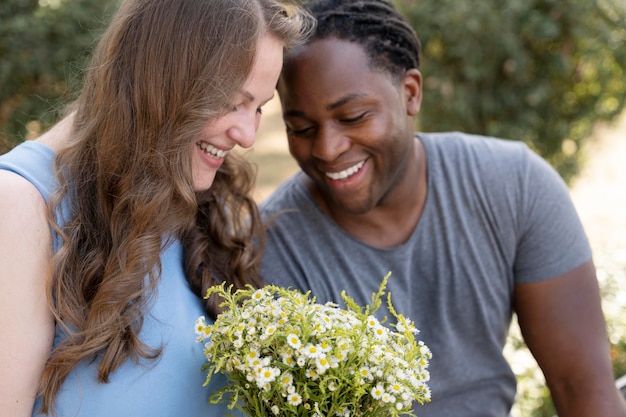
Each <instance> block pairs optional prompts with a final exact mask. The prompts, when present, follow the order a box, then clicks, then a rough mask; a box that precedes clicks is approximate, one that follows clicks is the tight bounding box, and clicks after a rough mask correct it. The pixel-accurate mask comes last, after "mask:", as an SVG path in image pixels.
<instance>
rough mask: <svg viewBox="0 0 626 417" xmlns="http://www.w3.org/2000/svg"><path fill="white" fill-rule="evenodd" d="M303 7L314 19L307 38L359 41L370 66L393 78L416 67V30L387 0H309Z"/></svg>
mask: <svg viewBox="0 0 626 417" xmlns="http://www.w3.org/2000/svg"><path fill="white" fill-rule="evenodd" d="M305 6H306V8H307V9H308V10H309V11H310V12H311V14H313V16H314V17H315V18H316V19H317V30H316V31H315V34H314V35H313V36H312V37H311V38H310V39H309V42H312V41H314V40H318V39H325V38H330V37H334V38H337V39H341V40H345V41H348V42H353V43H357V44H359V45H361V46H362V47H363V49H364V50H365V51H366V53H367V56H368V57H369V60H370V65H371V66H372V68H373V69H379V70H383V71H386V72H388V73H389V74H391V75H392V76H393V77H394V78H399V77H402V76H403V75H404V73H405V72H406V70H408V69H411V68H419V62H420V42H419V39H418V37H417V34H416V33H415V30H414V29H413V27H411V25H410V24H409V23H408V22H407V20H406V19H405V18H404V16H402V14H401V13H400V12H399V11H398V10H397V9H396V8H395V7H394V5H393V4H392V3H390V2H388V1H386V0H312V1H309V2H307V3H306V4H305Z"/></svg>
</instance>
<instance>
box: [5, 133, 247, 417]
mask: <svg viewBox="0 0 626 417" xmlns="http://www.w3.org/2000/svg"><path fill="white" fill-rule="evenodd" d="M54 158H55V154H54V152H53V151H52V150H51V149H49V148H47V147H46V146H44V145H42V144H40V143H38V142H31V141H27V142H24V143H22V144H20V145H18V146H17V147H15V148H14V149H13V150H11V151H10V152H8V153H6V154H4V155H1V156H0V169H4V170H8V171H12V172H14V173H17V174H19V175H21V176H22V177H24V178H25V179H27V180H28V181H30V182H31V183H32V184H33V185H34V186H35V187H37V189H38V190H39V192H40V193H41V194H42V196H43V197H44V199H48V197H49V195H50V193H51V192H52V191H53V190H54V188H55V187H56V179H55V175H54V172H53V163H54ZM182 259H183V250H182V246H181V244H180V242H179V241H174V242H173V243H172V244H170V245H169V246H168V247H167V248H166V249H165V250H164V251H163V253H162V254H161V263H162V275H161V279H160V281H159V285H158V287H157V294H156V297H155V298H154V300H153V302H152V304H151V305H150V307H149V311H148V312H147V314H146V316H145V319H144V325H143V328H142V329H141V333H140V337H141V340H142V341H143V342H145V343H146V344H147V345H148V346H151V347H154V348H157V347H161V348H162V353H161V355H160V356H159V357H158V358H157V359H155V360H145V359H142V360H141V361H140V362H139V363H135V362H133V361H132V360H129V361H127V362H126V363H124V364H123V365H122V366H120V368H118V369H117V370H116V371H115V372H114V373H113V374H112V375H111V376H110V382H109V383H107V384H101V383H99V382H98V381H97V375H98V365H99V361H98V360H96V361H85V362H83V363H80V364H79V365H78V366H77V367H76V368H75V369H73V370H72V372H71V373H70V375H69V376H68V378H67V379H66V380H65V382H64V383H63V386H62V387H61V390H60V392H59V395H58V396H57V398H56V403H55V407H56V411H57V415H58V417H70V416H71V417H113V416H114V417H123V416H128V417H141V416H150V417H187V416H189V417H214V416H215V417H222V416H225V415H227V413H228V412H230V410H227V409H226V405H223V404H220V405H212V404H209V403H208V397H209V395H210V394H211V393H212V392H213V391H214V390H216V389H217V388H219V387H222V386H223V384H224V383H225V378H224V377H223V376H222V375H214V376H213V378H212V379H211V384H210V385H209V386H207V387H203V386H202V384H203V383H204V380H205V376H206V375H205V373H204V372H203V371H202V370H201V368H202V365H203V364H204V361H205V359H204V356H203V354H202V349H203V346H202V344H201V343H197V342H196V334H195V329H194V323H195V321H196V319H197V318H198V317H199V316H201V315H205V312H204V309H203V307H202V300H201V299H200V298H199V297H197V296H196V295H194V294H193V293H192V292H191V290H190V288H189V284H188V283H187V280H186V279H185V274H184V270H183V262H182ZM207 319H208V318H207ZM63 337H64V333H63V332H62V331H61V330H60V328H59V327H58V326H57V329H56V331H55V338H54V346H56V345H57V344H58V343H59V341H60V340H62V339H63ZM39 403H40V400H39V399H38V400H37V402H36V403H35V407H34V410H33V416H41V414H39V413H37V410H38V409H39ZM236 415H237V414H236Z"/></svg>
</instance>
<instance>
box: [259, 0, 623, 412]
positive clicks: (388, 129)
mask: <svg viewBox="0 0 626 417" xmlns="http://www.w3.org/2000/svg"><path fill="white" fill-rule="evenodd" d="M308 7H309V8H310V10H311V11H312V13H313V14H314V16H315V17H316V18H317V19H318V28H317V32H316V34H315V35H314V36H313V38H312V39H310V40H309V41H308V43H307V44H306V45H304V46H302V47H300V48H299V49H296V50H295V51H294V52H292V53H290V54H289V55H288V56H287V57H286V61H285V66H284V68H283V73H282V75H281V79H280V81H279V85H278V92H279V95H280V99H281V103H282V108H283V116H284V120H285V123H286V126H287V135H288V139H289V149H290V152H291V154H292V155H293V157H294V158H295V159H296V160H297V162H298V164H299V165H300V167H301V169H302V172H300V173H298V174H297V175H296V176H295V177H293V178H291V179H289V180H288V181H286V182H285V183H284V184H282V185H281V186H280V187H279V188H278V189H277V190H276V191H275V193H274V194H273V195H272V196H271V197H270V198H269V199H268V200H267V201H265V202H264V204H263V206H262V210H263V212H264V214H265V216H266V217H267V218H272V220H273V221H272V223H271V226H270V229H269V234H268V243H267V248H266V252H265V255H264V261H263V266H262V274H263V277H264V278H265V279H266V281H268V282H270V283H274V284H277V285H283V286H292V287H298V288H300V289H302V290H309V289H310V290H312V293H313V295H315V296H316V297H317V299H318V301H320V302H325V301H328V300H332V301H341V300H340V292H341V290H344V289H346V290H347V291H348V294H349V295H350V296H352V297H354V298H355V299H356V301H357V302H358V303H362V304H365V303H367V302H368V301H369V299H370V296H371V293H372V292H374V291H375V290H376V289H377V288H378V285H379V283H380V281H381V280H382V278H383V277H384V276H385V275H386V273H387V272H388V271H391V272H392V275H391V277H390V280H389V285H388V289H389V290H390V292H391V294H392V299H393V302H394V306H395V307H396V310H397V311H398V312H400V313H402V314H404V315H406V316H407V317H409V318H410V319H413V320H414V321H415V323H416V325H417V327H418V328H420V330H421V333H420V339H421V340H423V341H424V342H425V343H426V344H427V345H428V346H429V347H430V348H431V350H432V352H433V359H432V361H431V368H430V370H431V375H432V380H431V381H430V386H431V388H432V402H431V403H429V404H427V405H425V406H417V407H416V409H415V411H416V413H417V414H418V415H419V416H420V417H431V416H462V417H472V416H481V417H485V416H488V417H492V416H493V417H496V416H498V417H504V416H507V415H508V413H509V411H510V409H511V406H512V404H513V401H514V397H515V385H516V382H515V376H514V375H513V373H512V371H511V368H510V367H509V365H508V364H507V362H506V360H505V358H504V357H503V355H502V348H503V346H504V344H505V341H506V336H507V332H508V328H509V324H510V320H511V317H512V313H513V312H515V313H516V314H517V316H518V319H519V323H520V326H521V329H522V331H523V335H524V337H525V341H526V343H527V344H528V346H529V348H530V350H531V351H532V353H533V354H534V356H535V358H536V359H537V361H538V363H539V365H540V366H541V368H542V370H543V372H544V374H545V376H546V380H547V383H548V385H549V387H550V389H551V392H552V396H553V399H554V402H555V405H556V407H557V410H558V413H559V416H560V417H568V416H589V417H591V416H604V417H608V416H626V408H625V406H624V403H623V400H622V399H621V397H620V396H619V395H618V392H617V390H616V388H615V385H614V383H613V375H612V370H611V362H610V358H609V347H608V342H607V334H606V329H605V322H604V317H603V314H602V311H601V306H600V296H599V291H598V284H597V280H596V276H595V270H594V266H593V262H592V259H591V251H590V248H589V245H588V242H587V239H586V237H585V234H584V231H583V229H582V226H581V224H580V221H579V219H578V216H577V214H576V212H575V209H574V207H573V205H572V203H571V201H570V198H569V194H568V190H567V188H566V186H565V184H564V183H563V181H562V180H561V178H560V177H559V176H558V174H557V173H556V172H555V171H554V170H553V169H552V168H551V167H550V166H549V165H548V164H547V163H546V162H545V161H543V160H542V159H541V158H539V157H538V156H537V155H535V154H534V153H532V152H531V151H530V150H529V149H528V148H527V147H526V146H525V145H523V144H522V143H519V142H512V141H504V140H499V139H492V138H483V137H478V136H470V135H466V134H462V133H440V134H426V133H417V134H415V133H414V131H413V126H414V117H415V116H416V115H417V114H418V113H419V110H420V105H421V98H422V97H421V94H422V76H421V74H420V72H419V70H418V67H419V42H418V39H417V36H416V35H415V32H414V31H413V29H412V28H411V27H410V25H409V24H408V23H407V22H406V20H404V19H403V17H402V16H401V15H400V14H399V13H398V12H397V11H396V10H395V9H394V8H393V6H392V5H391V4H390V3H388V2H386V1H384V0H366V1H355V0H321V1H314V2H310V3H309V4H308Z"/></svg>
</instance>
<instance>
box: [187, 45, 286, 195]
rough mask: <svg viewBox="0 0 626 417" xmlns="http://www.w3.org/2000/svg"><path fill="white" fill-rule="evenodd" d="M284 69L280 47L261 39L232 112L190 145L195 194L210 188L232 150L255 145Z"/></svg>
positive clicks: (208, 127) (210, 125)
mask: <svg viewBox="0 0 626 417" xmlns="http://www.w3.org/2000/svg"><path fill="white" fill-rule="evenodd" d="M282 65H283V43H282V42H281V41H280V40H279V39H278V38H276V37H275V36H273V35H271V34H266V35H265V36H263V38H261V41H260V43H259V48H258V50H257V55H256V59H255V63H254V66H253V67H252V72H250V75H249V76H248V78H247V79H246V81H245V83H244V84H243V86H242V88H241V90H240V91H239V92H238V93H237V94H236V95H235V97H234V100H235V102H234V103H233V109H232V110H231V111H230V112H229V113H227V114H226V115H224V116H222V117H220V118H219V119H217V120H214V121H212V122H211V123H210V124H208V125H207V126H206V127H205V128H204V130H203V131H202V133H201V135H200V137H199V138H197V140H196V141H195V143H193V145H192V158H191V168H192V173H193V187H194V190H195V191H204V190H207V189H209V188H210V187H211V185H212V184H213V180H214V179H215V174H216V173H217V170H218V169H219V167H220V166H221V165H222V163H223V162H224V158H225V157H226V155H227V154H228V152H229V151H230V150H231V149H233V148H234V147H235V146H241V147H242V148H249V147H251V146H252V144H253V143H254V139H255V137H256V131H257V129H258V128H259V121H260V119H261V107H263V105H264V104H265V103H267V102H268V101H270V100H271V99H272V97H273V96H274V91H275V89H276V82H277V81H278V76H279V74H280V70H281V68H282Z"/></svg>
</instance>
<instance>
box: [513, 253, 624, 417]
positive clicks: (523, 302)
mask: <svg viewBox="0 0 626 417" xmlns="http://www.w3.org/2000/svg"><path fill="white" fill-rule="evenodd" d="M514 307H515V310H516V312H517V315H518V319H519V324H520V328H521V330H522V334H523V336H524V340H525V342H526V344H527V345H528V347H529V349H530V351H531V352H532V354H533V355H534V357H535V359H536V360H537V363H538V364H539V366H540V367H541V369H542V371H543V373H544V375H545V378H546V382H547V384H548V387H549V388H550V391H551V393H552V398H553V401H554V404H555V406H556V409H557V412H558V415H559V417H572V416H581V417H582V416H587V417H597V416H603V417H618V416H619V417H625V416H626V404H625V403H624V400H623V399H622V397H621V396H620V395H619V392H618V390H617V388H616V387H615V383H614V379H613V378H614V376H613V371H612V366H611V360H610V355H609V343H608V336H607V331H606V324H605V321H604V315H603V313H602V308H601V300H600V292H599V288H598V281H597V279H596V275H595V267H594V265H593V262H592V261H591V260H590V261H588V262H586V263H584V264H583V265H581V266H579V267H577V268H575V269H573V270H571V271H569V272H567V273H565V274H563V275H561V276H558V277H555V278H553V279H548V280H545V281H540V282H535V283H529V284H516V285H515V294H514Z"/></svg>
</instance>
